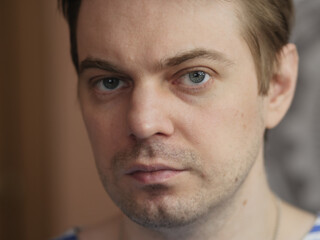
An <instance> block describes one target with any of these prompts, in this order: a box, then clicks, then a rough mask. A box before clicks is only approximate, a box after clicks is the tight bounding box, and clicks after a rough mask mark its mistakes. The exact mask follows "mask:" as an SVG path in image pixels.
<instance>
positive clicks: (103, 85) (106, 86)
mask: <svg viewBox="0 0 320 240" xmlns="http://www.w3.org/2000/svg"><path fill="white" fill-rule="evenodd" d="M96 84H97V88H98V90H99V91H103V92H106V91H113V90H116V89H118V88H121V87H122V86H123V85H124V82H123V81H122V80H120V79H119V78H103V79H100V80H99V81H98V82H97V83H96Z"/></svg>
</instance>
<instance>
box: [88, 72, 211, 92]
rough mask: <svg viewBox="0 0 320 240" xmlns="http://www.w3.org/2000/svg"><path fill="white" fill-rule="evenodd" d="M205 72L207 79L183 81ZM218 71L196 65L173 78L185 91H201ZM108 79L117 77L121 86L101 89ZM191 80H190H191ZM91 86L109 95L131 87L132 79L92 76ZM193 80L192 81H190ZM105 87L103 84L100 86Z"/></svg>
mask: <svg viewBox="0 0 320 240" xmlns="http://www.w3.org/2000/svg"><path fill="white" fill-rule="evenodd" d="M197 72H198V73H203V74H204V77H205V78H207V79H205V81H204V82H203V81H201V82H199V83H194V84H192V83H191V84H189V85H187V84H183V83H182V82H183V81H184V80H185V79H184V78H186V77H187V78H189V77H190V74H192V73H197ZM215 75H216V72H215V71H213V70H211V69H207V68H205V69H204V68H203V67H195V68H191V69H190V68H187V69H182V70H180V71H179V72H177V73H175V74H174V75H173V80H172V84H173V85H176V86H179V89H180V90H182V91H183V92H186V93H197V92H201V90H203V89H205V88H206V87H207V86H208V85H209V84H211V83H212V82H213V80H214V78H215ZM106 79H110V80H111V79H116V80H119V81H120V84H121V85H120V87H118V86H117V87H116V88H115V89H110V90H101V89H99V85H102V84H103V80H106ZM189 81H190V80H189ZM89 82H90V85H91V88H93V89H97V90H96V91H97V92H98V93H99V94H100V95H107V94H112V93H115V92H117V90H119V89H121V88H127V87H130V80H127V79H125V78H123V77H121V76H110V77H109V76H108V77H106V76H100V77H94V78H91V79H90V80H89ZM190 82H191V81H190ZM100 87H103V86H100Z"/></svg>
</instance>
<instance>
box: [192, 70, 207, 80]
mask: <svg viewBox="0 0 320 240" xmlns="http://www.w3.org/2000/svg"><path fill="white" fill-rule="evenodd" d="M205 75H206V74H205V73H204V72H202V71H198V72H192V73H189V77H190V80H191V81H192V82H193V83H200V82H202V81H203V80H204V78H205Z"/></svg>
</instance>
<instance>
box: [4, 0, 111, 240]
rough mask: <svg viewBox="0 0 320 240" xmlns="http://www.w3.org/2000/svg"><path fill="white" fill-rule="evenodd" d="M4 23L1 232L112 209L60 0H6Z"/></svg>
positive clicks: (37, 229) (42, 227) (31, 235)
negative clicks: (101, 178) (94, 150)
mask: <svg viewBox="0 0 320 240" xmlns="http://www.w3.org/2000/svg"><path fill="white" fill-rule="evenodd" d="M0 26H1V28H0V30H1V31H0V59H1V60H0V61H1V62H0V80H1V81H0V116H1V120H0V210H1V211H0V239H1V240H2V239H3V240H10V239H17V240H18V239H19V240H20V239H26V240H40V239H49V238H50V237H53V236H56V235H59V234H61V233H62V232H63V231H65V230H66V229H68V228H70V227H72V226H75V225H79V226H81V225H87V224H91V223H94V222H95V221H99V220H101V219H102V218H104V217H106V216H109V215H111V214H113V213H115V211H116V208H115V207H114V205H113V204H112V203H111V201H110V199H109V198H108V196H107V194H105V192H104V190H103V188H102V185H101V184H100V182H99V180H98V176H97V173H96V169H95V166H94V160H93V157H92V153H91V150H90V145H89V142H88V140H87V136H86V132H85V129H84V124H83V122H82V119H81V115H80V111H79V106H78V101H77V95H76V82H77V79H76V74H75V71H74V70H73V67H72V64H71V60H70V55H69V42H68V39H69V38H68V29H67V25H66V23H65V21H64V20H63V18H62V17H61V14H60V13H59V12H58V10H57V3H56V0H50V1H43V0H28V1H26V0H2V1H0Z"/></svg>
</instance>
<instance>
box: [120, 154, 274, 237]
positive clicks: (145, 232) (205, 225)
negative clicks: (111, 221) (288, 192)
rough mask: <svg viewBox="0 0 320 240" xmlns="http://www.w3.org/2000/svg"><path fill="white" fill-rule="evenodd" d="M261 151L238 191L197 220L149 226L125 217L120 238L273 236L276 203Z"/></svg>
mask: <svg viewBox="0 0 320 240" xmlns="http://www.w3.org/2000/svg"><path fill="white" fill-rule="evenodd" d="M262 155H263V154H262V153H260V156H259V158H258V160H257V161H256V162H255V164H254V165H253V167H252V169H251V171H250V173H249V175H248V176H247V178H246V180H245V181H244V182H243V184H242V185H241V187H240V188H239V189H238V191H237V192H236V193H235V194H234V195H233V196H232V197H230V199H229V200H228V201H226V202H224V203H223V204H221V205H220V206H217V207H215V208H214V209H212V211H210V213H209V214H208V215H207V216H206V217H203V218H202V219H200V220H199V221H198V222H195V223H193V224H191V225H188V226H185V227H181V228H179V229H169V230H168V229H166V230H163V229H161V230H152V229H146V228H144V227H141V226H139V225H137V224H135V223H133V222H132V221H131V220H129V219H127V218H125V220H124V222H123V240H124V239H126V240H135V239H139V240H143V239H154V240H171V239H183V240H189V239H190V240H191V239H204V240H211V239H219V240H233V239H237V240H253V239H261V240H274V239H273V238H274V232H275V230H276V226H275V224H276V219H277V207H276V200H275V197H274V195H273V194H272V192H271V191H270V189H269V186H268V183H267V179H266V174H265V170H264V164H263V157H262ZM137 236H138V237H137Z"/></svg>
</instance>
